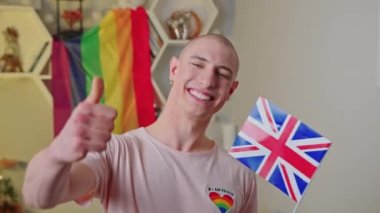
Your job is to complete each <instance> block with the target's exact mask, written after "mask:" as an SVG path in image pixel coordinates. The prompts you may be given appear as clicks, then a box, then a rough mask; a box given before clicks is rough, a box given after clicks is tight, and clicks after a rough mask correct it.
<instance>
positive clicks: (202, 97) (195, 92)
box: [190, 89, 211, 101]
mask: <svg viewBox="0 0 380 213" xmlns="http://www.w3.org/2000/svg"><path fill="white" fill-rule="evenodd" d="M190 93H191V94H192V95H193V96H194V97H196V98H198V99H200V100H203V101H209V100H210V99H211V97H210V96H207V95H205V94H203V93H200V92H198V91H196V90H193V89H191V90H190Z"/></svg>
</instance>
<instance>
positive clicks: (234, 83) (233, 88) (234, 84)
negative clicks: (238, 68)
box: [229, 81, 239, 95]
mask: <svg viewBox="0 0 380 213" xmlns="http://www.w3.org/2000/svg"><path fill="white" fill-rule="evenodd" d="M238 86H239V81H234V82H232V85H231V88H230V92H229V94H230V95H232V94H233V93H234V92H235V90H236V89H237V87H238Z"/></svg>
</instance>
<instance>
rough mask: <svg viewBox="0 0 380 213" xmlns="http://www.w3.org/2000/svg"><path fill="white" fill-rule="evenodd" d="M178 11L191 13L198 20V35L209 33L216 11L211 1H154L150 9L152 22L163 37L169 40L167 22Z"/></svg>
mask: <svg viewBox="0 0 380 213" xmlns="http://www.w3.org/2000/svg"><path fill="white" fill-rule="evenodd" d="M178 11H192V12H193V13H194V14H195V15H196V19H199V21H200V25H201V29H200V33H199V34H200V35H202V34H205V33H207V32H209V31H210V28H211V26H212V24H213V23H214V21H215V19H216V17H217V15H218V10H217V7H216V6H215V4H214V2H213V1H212V0H193V1H189V0H156V1H155V2H154V3H153V5H152V8H151V11H150V13H151V16H154V17H155V18H154V17H152V20H155V21H157V25H158V26H156V27H157V28H158V29H160V30H159V31H161V32H165V33H164V35H163V36H164V37H165V38H167V39H170V34H171V32H170V29H169V27H168V20H169V18H170V17H171V16H172V15H173V13H174V12H178Z"/></svg>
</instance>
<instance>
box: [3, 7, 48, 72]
mask: <svg viewBox="0 0 380 213" xmlns="http://www.w3.org/2000/svg"><path fill="white" fill-rule="evenodd" d="M51 41H52V38H51V35H50V33H49V32H48V31H47V29H46V27H45V26H44V24H43V23H42V21H41V19H40V17H39V16H38V15H37V13H36V11H35V10H34V9H33V8H32V7H25V6H24V7H20V6H5V5H0V58H1V62H0V66H1V67H0V75H1V76H13V77H16V76H25V74H32V75H33V76H39V77H41V78H42V76H41V73H42V71H43V70H44V68H45V67H46V65H47V64H48V61H49V58H50V55H51V43H52V42H51ZM1 71H3V72H1ZM32 75H29V76H32ZM48 75H49V73H48V74H46V76H48Z"/></svg>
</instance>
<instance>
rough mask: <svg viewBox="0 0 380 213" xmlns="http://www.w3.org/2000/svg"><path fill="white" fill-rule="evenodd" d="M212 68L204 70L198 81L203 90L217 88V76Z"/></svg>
mask: <svg viewBox="0 0 380 213" xmlns="http://www.w3.org/2000/svg"><path fill="white" fill-rule="evenodd" d="M215 73H216V72H215V70H214V69H213V68H208V69H204V70H203V72H201V74H200V76H199V79H200V83H201V84H202V86H203V87H204V88H215V87H216V86H217V79H216V78H217V76H216V74H215Z"/></svg>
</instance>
